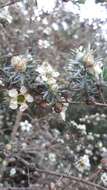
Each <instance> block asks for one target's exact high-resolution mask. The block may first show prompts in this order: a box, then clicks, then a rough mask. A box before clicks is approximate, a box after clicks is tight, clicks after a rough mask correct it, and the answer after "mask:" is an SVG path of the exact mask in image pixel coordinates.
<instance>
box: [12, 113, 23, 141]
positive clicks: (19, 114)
mask: <svg viewBox="0 0 107 190" xmlns="http://www.w3.org/2000/svg"><path fill="white" fill-rule="evenodd" d="M21 118H22V112H20V111H18V112H17V116H16V122H15V125H14V127H13V131H12V134H11V140H12V141H13V140H14V138H15V136H16V133H17V130H18V127H19V123H20V121H21Z"/></svg>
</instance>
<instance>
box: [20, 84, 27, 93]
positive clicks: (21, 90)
mask: <svg viewBox="0 0 107 190" xmlns="http://www.w3.org/2000/svg"><path fill="white" fill-rule="evenodd" d="M20 92H21V94H25V93H26V92H27V89H26V87H25V86H22V87H21V89H20Z"/></svg>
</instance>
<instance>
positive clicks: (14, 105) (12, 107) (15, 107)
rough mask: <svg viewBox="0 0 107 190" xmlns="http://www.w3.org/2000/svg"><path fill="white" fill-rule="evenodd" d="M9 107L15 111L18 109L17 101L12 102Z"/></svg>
mask: <svg viewBox="0 0 107 190" xmlns="http://www.w3.org/2000/svg"><path fill="white" fill-rule="evenodd" d="M9 107H10V108H11V109H13V110H15V109H17V107H18V104H17V101H16V100H11V101H10V105H9Z"/></svg>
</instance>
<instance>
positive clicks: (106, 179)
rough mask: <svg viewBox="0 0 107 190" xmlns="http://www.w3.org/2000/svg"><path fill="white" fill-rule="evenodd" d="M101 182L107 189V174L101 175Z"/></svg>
mask: <svg viewBox="0 0 107 190" xmlns="http://www.w3.org/2000/svg"><path fill="white" fill-rule="evenodd" d="M101 181H102V183H103V185H104V186H105V187H107V173H106V172H104V173H103V174H102V175H101Z"/></svg>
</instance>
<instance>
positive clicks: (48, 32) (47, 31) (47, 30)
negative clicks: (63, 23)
mask: <svg viewBox="0 0 107 190" xmlns="http://www.w3.org/2000/svg"><path fill="white" fill-rule="evenodd" d="M51 31H52V30H51V28H50V27H46V28H45V29H44V31H43V33H44V34H47V35H50V33H51Z"/></svg>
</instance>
